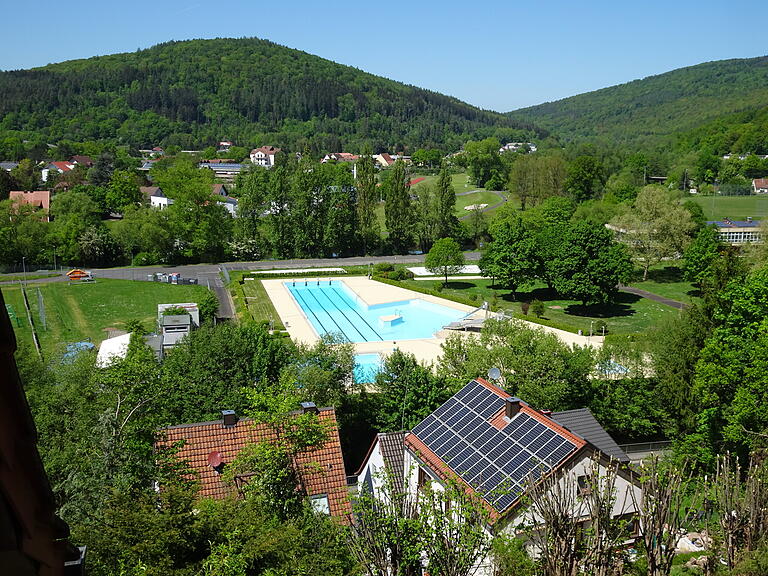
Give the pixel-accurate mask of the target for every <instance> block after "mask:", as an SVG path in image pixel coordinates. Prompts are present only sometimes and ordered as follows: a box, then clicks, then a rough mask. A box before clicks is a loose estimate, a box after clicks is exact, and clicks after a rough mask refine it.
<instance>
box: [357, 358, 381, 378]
mask: <svg viewBox="0 0 768 576" xmlns="http://www.w3.org/2000/svg"><path fill="white" fill-rule="evenodd" d="M380 371H381V356H380V355H379V354H355V369H354V371H353V375H354V377H355V382H356V383H357V384H370V383H371V382H374V381H375V380H376V374H378V373H379V372H380Z"/></svg>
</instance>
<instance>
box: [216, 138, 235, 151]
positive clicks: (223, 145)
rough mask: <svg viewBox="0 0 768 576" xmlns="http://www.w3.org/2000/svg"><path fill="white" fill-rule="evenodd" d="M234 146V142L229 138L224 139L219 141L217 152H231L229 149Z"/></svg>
mask: <svg viewBox="0 0 768 576" xmlns="http://www.w3.org/2000/svg"><path fill="white" fill-rule="evenodd" d="M232 146H234V144H233V143H232V142H230V141H229V140H222V141H221V142H219V147H218V149H217V150H216V152H229V149H230V148H232Z"/></svg>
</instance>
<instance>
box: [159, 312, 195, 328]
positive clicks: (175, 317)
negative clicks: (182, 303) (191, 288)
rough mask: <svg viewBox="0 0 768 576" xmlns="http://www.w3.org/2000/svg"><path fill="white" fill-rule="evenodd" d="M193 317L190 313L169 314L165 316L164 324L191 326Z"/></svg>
mask: <svg viewBox="0 0 768 576" xmlns="http://www.w3.org/2000/svg"><path fill="white" fill-rule="evenodd" d="M190 324H192V319H191V318H190V316H189V314H169V315H167V316H163V326H189V325H190Z"/></svg>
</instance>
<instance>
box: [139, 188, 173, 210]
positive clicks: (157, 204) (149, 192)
mask: <svg viewBox="0 0 768 576" xmlns="http://www.w3.org/2000/svg"><path fill="white" fill-rule="evenodd" d="M140 190H141V194H142V195H143V196H144V198H146V199H147V200H149V205H150V206H152V208H157V209H159V210H164V209H165V208H168V206H170V205H171V204H173V198H168V197H167V196H166V195H165V194H164V193H163V191H162V190H161V189H160V186H142V187H141V188H140Z"/></svg>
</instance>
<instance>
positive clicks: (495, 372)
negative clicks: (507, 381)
mask: <svg viewBox="0 0 768 576" xmlns="http://www.w3.org/2000/svg"><path fill="white" fill-rule="evenodd" d="M488 378H490V379H491V380H498V379H499V378H501V370H499V369H498V368H496V367H495V366H494V367H493V368H490V369H489V370H488Z"/></svg>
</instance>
